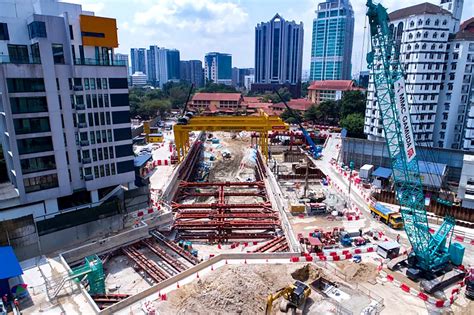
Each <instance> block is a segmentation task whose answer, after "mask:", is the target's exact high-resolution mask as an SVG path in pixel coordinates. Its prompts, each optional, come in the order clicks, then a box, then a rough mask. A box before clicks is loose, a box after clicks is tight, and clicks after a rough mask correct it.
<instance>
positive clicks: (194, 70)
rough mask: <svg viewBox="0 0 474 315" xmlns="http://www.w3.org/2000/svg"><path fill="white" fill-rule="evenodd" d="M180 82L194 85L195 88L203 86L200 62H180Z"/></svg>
mask: <svg viewBox="0 0 474 315" xmlns="http://www.w3.org/2000/svg"><path fill="white" fill-rule="evenodd" d="M180 77H181V80H184V81H187V82H189V83H192V84H194V86H195V87H196V88H201V87H203V86H204V72H203V70H202V62H201V60H186V61H181V62H180Z"/></svg>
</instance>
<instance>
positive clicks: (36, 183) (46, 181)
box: [23, 174, 58, 193]
mask: <svg viewBox="0 0 474 315" xmlns="http://www.w3.org/2000/svg"><path fill="white" fill-rule="evenodd" d="M23 184H24V186H25V192H27V193H30V192H34V191H40V190H45V189H51V188H55V187H58V175H57V174H51V175H44V176H37V177H32V178H25V179H23Z"/></svg>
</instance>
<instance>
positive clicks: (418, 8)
mask: <svg viewBox="0 0 474 315" xmlns="http://www.w3.org/2000/svg"><path fill="white" fill-rule="evenodd" d="M420 14H444V15H451V12H449V11H448V10H445V9H443V8H441V7H440V6H437V5H435V4H432V3H428V2H425V3H420V4H417V5H413V6H411V7H407V8H403V9H400V10H396V11H393V12H392V13H390V14H389V15H388V16H389V18H390V21H394V20H400V19H403V18H406V17H409V16H412V15H420Z"/></svg>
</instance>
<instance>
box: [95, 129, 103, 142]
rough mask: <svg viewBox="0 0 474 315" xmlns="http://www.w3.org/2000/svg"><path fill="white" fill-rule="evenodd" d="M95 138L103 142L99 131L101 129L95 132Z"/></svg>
mask: <svg viewBox="0 0 474 315" xmlns="http://www.w3.org/2000/svg"><path fill="white" fill-rule="evenodd" d="M95 138H96V140H97V143H102V140H101V137H100V131H99V130H97V131H96V132H95Z"/></svg>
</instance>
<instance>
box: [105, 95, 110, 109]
mask: <svg viewBox="0 0 474 315" xmlns="http://www.w3.org/2000/svg"><path fill="white" fill-rule="evenodd" d="M104 106H105V107H110V103H109V94H104Z"/></svg>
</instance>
